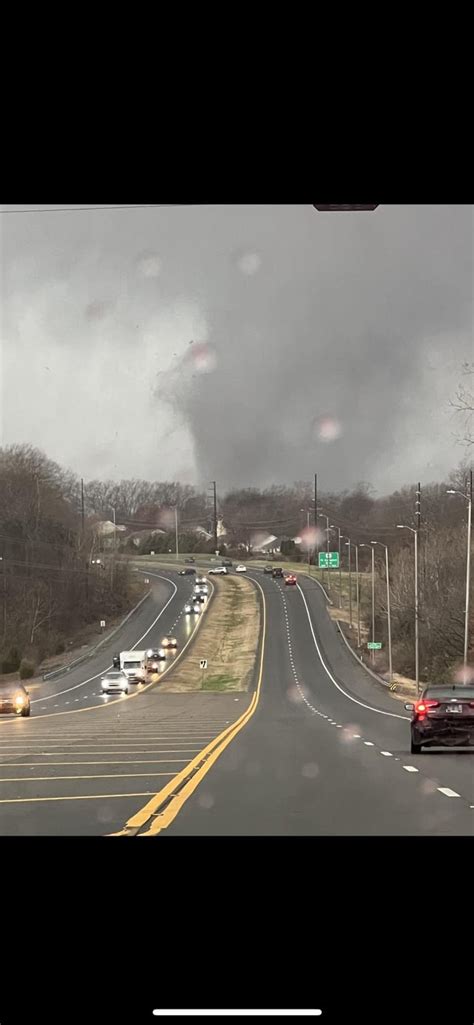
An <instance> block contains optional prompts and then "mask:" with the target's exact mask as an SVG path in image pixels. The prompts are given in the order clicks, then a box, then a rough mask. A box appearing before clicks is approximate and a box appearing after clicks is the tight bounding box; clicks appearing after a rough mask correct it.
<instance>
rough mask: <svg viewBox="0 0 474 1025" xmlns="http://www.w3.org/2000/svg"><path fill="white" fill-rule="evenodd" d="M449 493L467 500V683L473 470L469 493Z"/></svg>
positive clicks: (465, 650)
mask: <svg viewBox="0 0 474 1025" xmlns="http://www.w3.org/2000/svg"><path fill="white" fill-rule="evenodd" d="M448 495H461V497H462V498H465V499H466V502H467V555H466V607H465V609H464V654H463V667H464V683H467V652H468V647H469V591H470V589H471V527H472V470H471V471H470V474H469V494H468V495H465V494H464V492H463V491H456V490H455V489H454V488H450V489H449V491H448Z"/></svg>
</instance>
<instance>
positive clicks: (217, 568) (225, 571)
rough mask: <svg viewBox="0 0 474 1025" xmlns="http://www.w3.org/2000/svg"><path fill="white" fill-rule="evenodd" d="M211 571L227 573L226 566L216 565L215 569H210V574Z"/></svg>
mask: <svg viewBox="0 0 474 1025" xmlns="http://www.w3.org/2000/svg"><path fill="white" fill-rule="evenodd" d="M211 573H227V569H226V567H225V566H214V569H210V570H209V576H210V575H211Z"/></svg>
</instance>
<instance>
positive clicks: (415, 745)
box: [405, 683, 474, 755]
mask: <svg viewBox="0 0 474 1025" xmlns="http://www.w3.org/2000/svg"><path fill="white" fill-rule="evenodd" d="M405 708H406V709H407V711H408V712H411V713H412V718H411V753H412V755H414V754H420V753H421V750H422V748H423V747H468V746H469V745H471V744H474V687H471V686H468V685H466V684H460V683H453V684H434V685H433V686H430V687H425V690H424V691H423V693H422V695H421V698H419V700H418V701H415V703H414V704H413V703H412V702H409V703H408V704H406V705H405Z"/></svg>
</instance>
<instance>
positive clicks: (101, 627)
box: [100, 619, 105, 630]
mask: <svg viewBox="0 0 474 1025" xmlns="http://www.w3.org/2000/svg"><path fill="white" fill-rule="evenodd" d="M100 629H101V630H104V629H105V619H101V621H100Z"/></svg>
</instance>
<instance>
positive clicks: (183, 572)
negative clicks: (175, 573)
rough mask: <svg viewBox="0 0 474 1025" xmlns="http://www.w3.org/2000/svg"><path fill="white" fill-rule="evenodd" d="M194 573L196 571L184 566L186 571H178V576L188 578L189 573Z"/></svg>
mask: <svg viewBox="0 0 474 1025" xmlns="http://www.w3.org/2000/svg"><path fill="white" fill-rule="evenodd" d="M195 572H196V570H195V569H192V567H191V566H186V569H180V571H179V575H180V577H188V576H189V575H190V573H195Z"/></svg>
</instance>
